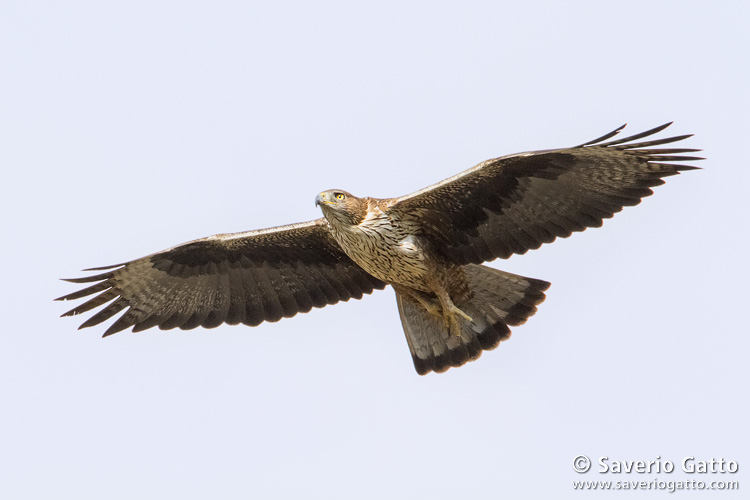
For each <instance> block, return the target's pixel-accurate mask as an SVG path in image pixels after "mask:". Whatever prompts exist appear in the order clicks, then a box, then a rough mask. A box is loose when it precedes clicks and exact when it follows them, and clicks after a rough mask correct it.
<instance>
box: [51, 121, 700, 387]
mask: <svg viewBox="0 0 750 500" xmlns="http://www.w3.org/2000/svg"><path fill="white" fill-rule="evenodd" d="M669 125H670V124H669V123H668V124H666V125H662V126H660V127H657V128H654V129H652V130H649V131H647V132H643V133H641V134H637V135H633V136H631V137H627V138H623V139H619V140H610V139H611V138H612V137H614V136H615V135H617V134H618V133H619V132H620V131H621V130H622V129H623V128H624V125H623V126H622V127H620V128H618V129H617V130H615V131H613V132H611V133H609V134H606V135H604V136H602V137H600V138H598V139H595V140H593V141H590V142H586V143H584V144H581V145H580V146H575V147H571V148H564V149H551V150H545V151H533V152H529V153H519V154H514V155H509V156H503V157H500V158H495V159H492V160H487V161H484V162H482V163H480V164H478V165H476V166H475V167H473V168H470V169H469V170H466V171H464V172H461V173H460V174H457V175H454V176H453V177H451V178H449V179H446V180H444V181H442V182H438V183H437V184H433V185H432V186H429V187H427V188H424V189H422V190H421V191H417V192H416V193H413V194H409V195H406V196H402V197H399V198H385V199H379V198H369V197H366V198H358V197H356V196H354V195H352V194H350V193H347V192H346V191H344V190H341V189H332V190H329V191H323V192H322V193H320V194H318V195H317V196H316V198H315V204H316V205H317V206H319V207H320V209H321V210H322V212H323V217H322V218H320V219H316V220H313V221H310V222H302V223H298V224H290V225H287V226H280V227H274V228H270V229H261V230H256V231H248V232H244V233H236V234H218V235H215V236H209V237H208V238H203V239H199V240H195V241H191V242H189V243H184V244H182V245H178V246H175V247H173V248H170V249H168V250H164V251H162V252H158V253H155V254H152V255H149V256H147V257H143V258H140V259H136V260H133V261H130V262H126V263H124V264H117V265H115V266H108V267H99V268H93V269H88V271H103V272H100V273H98V274H96V275H93V276H87V277H83V278H75V279H68V280H66V281H70V282H72V283H93V284H92V285H90V286H88V287H87V288H84V289H82V290H79V291H77V292H74V293H71V294H69V295H65V296H64V297H60V298H59V299H57V300H73V299H80V298H82V297H87V296H90V295H93V294H95V293H99V295H96V296H95V297H93V298H91V299H89V300H88V301H87V302H85V303H83V304H81V305H79V306H78V307H76V308H74V309H72V310H70V311H68V312H66V313H65V314H63V316H73V315H77V314H81V313H84V312H86V311H90V310H92V309H94V308H97V307H99V306H103V305H105V304H107V303H109V304H108V305H107V306H106V307H104V308H103V309H102V310H100V311H98V312H97V313H96V314H94V315H93V316H92V317H91V318H89V319H88V320H86V321H85V322H84V323H83V324H82V325H81V328H84V327H89V326H94V325H98V324H100V323H102V322H103V321H105V320H107V319H109V318H111V317H112V316H114V315H115V314H117V313H119V312H120V311H122V310H123V309H127V310H126V311H125V313H124V314H123V315H122V316H120V317H119V319H117V320H116V321H115V322H114V323H113V324H112V325H111V326H110V327H109V328H108V329H107V330H106V331H105V332H104V336H107V335H111V334H113V333H116V332H119V331H121V330H124V329H126V328H130V327H132V328H133V331H134V332H138V331H141V330H146V329H147V328H151V327H154V326H158V327H159V328H161V329H163V330H167V329H170V328H181V329H183V330H189V329H191V328H196V327H198V326H202V327H204V328H214V327H217V326H219V325H220V324H222V323H228V324H230V325H236V324H239V323H243V324H245V325H249V326H256V325H258V324H260V323H262V322H263V321H271V322H274V321H278V320H280V319H281V318H289V317H292V316H294V315H295V314H297V313H300V312H308V311H310V310H311V309H312V308H313V307H324V306H326V305H330V304H335V303H337V302H339V301H346V300H349V299H350V298H356V299H360V298H362V296H363V295H364V294H369V293H372V292H373V290H382V289H383V288H385V286H386V285H391V286H392V287H393V289H394V291H395V292H396V302H397V304H398V312H399V315H400V316H401V322H402V324H403V327H404V332H405V333H406V341H407V343H408V344H409V349H410V350H411V355H412V359H413V361H414V367H415V368H416V370H417V373H419V374H420V375H424V374H426V373H429V372H430V371H434V372H444V371H446V370H448V369H449V368H450V367H457V366H461V365H463V364H465V363H467V362H468V361H473V360H475V359H477V358H479V356H480V355H481V354H482V351H483V350H490V349H494V348H495V347H497V345H498V344H499V343H500V342H501V341H503V340H505V339H507V338H509V337H510V329H509V327H511V326H518V325H521V324H523V323H524V322H526V320H527V319H528V318H529V317H531V316H532V315H533V314H534V313H535V312H536V306H537V305H539V304H540V303H541V302H542V301H543V300H544V299H545V295H544V291H545V290H547V288H548V287H549V285H550V284H549V283H548V282H546V281H542V280H538V279H532V278H525V277H522V276H517V275H514V274H511V273H507V272H504V271H500V270H497V269H493V268H490V267H487V266H483V265H481V264H482V263H483V262H486V261H491V260H494V259H496V258H498V257H500V258H503V259H507V258H508V257H510V256H511V255H512V254H524V253H526V252H527V251H528V250H530V249H536V248H539V247H540V246H541V245H542V243H551V242H552V241H554V240H555V238H557V237H561V238H565V237H568V236H570V235H571V233H573V232H577V231H583V230H585V229H586V228H587V227H600V226H601V225H602V222H603V220H604V219H609V218H610V217H612V216H613V215H614V214H615V213H616V212H619V211H620V210H622V209H623V207H626V206H632V205H637V204H638V203H640V201H641V198H643V197H645V196H649V195H651V194H652V191H651V188H652V187H654V186H658V185H660V184H663V183H664V181H663V180H662V178H663V177H667V176H670V175H675V174H678V173H679V172H680V171H683V170H691V169H694V168H696V167H691V166H686V165H683V164H675V163H674V162H681V161H686V160H700V159H702V158H699V157H695V156H686V155H684V153H693V152H696V151H699V150H697V149H684V148H663V146H664V145H665V144H671V143H675V142H678V141H681V140H683V139H685V138H687V137H690V135H682V136H678V137H670V138H665V139H656V140H646V141H643V142H637V141H639V140H640V139H643V138H645V137H649V136H652V135H654V134H657V133H658V132H661V131H662V130H664V129H665V128H666V127H668V126H669ZM607 141H609V142H607Z"/></svg>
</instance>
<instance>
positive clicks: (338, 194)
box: [335, 193, 344, 200]
mask: <svg viewBox="0 0 750 500" xmlns="http://www.w3.org/2000/svg"><path fill="white" fill-rule="evenodd" d="M335 196H336V199H337V200H343V199H344V195H343V194H342V193H336V194H335Z"/></svg>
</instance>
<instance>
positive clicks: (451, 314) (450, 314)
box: [443, 304, 473, 337]
mask: <svg viewBox="0 0 750 500" xmlns="http://www.w3.org/2000/svg"><path fill="white" fill-rule="evenodd" d="M459 317H461V318H463V319H465V320H466V321H473V320H472V319H471V316H469V315H468V314H466V313H465V312H463V311H462V310H461V309H459V308H458V307H456V306H455V305H453V304H451V306H450V308H449V309H448V311H446V312H444V313H443V319H444V320H445V324H446V326H447V327H448V330H449V331H450V332H451V335H455V336H457V337H460V336H461V325H460V324H459V322H458V318H459Z"/></svg>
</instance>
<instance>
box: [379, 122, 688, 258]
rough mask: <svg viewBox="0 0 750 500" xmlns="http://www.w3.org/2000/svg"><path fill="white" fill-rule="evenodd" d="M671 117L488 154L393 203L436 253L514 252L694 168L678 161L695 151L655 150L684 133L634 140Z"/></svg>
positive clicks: (591, 223) (594, 223) (608, 212)
mask: <svg viewBox="0 0 750 500" xmlns="http://www.w3.org/2000/svg"><path fill="white" fill-rule="evenodd" d="M669 125H671V123H667V124H666V125H662V126H660V127H657V128H654V129H652V130H649V131H647V132H643V133H641V134H637V135H634V136H631V137H627V138H624V139H619V140H614V141H610V142H604V141H607V140H608V139H610V138H611V137H613V136H615V135H616V134H618V133H619V132H620V131H621V130H622V129H623V128H624V127H625V126H624V125H623V126H622V127H620V128H618V129H617V130H615V131H613V132H611V133H609V134H607V135H605V136H603V137H600V138H598V139H595V140H593V141H590V142H587V143H585V144H582V145H580V146H576V147H573V148H566V149H556V150H548V151H535V152H531V153H520V154H515V155H510V156H504V157H501V158H496V159H493V160H487V161H485V162H482V163H480V164H479V165H477V166H475V167H473V168H471V169H469V170H466V171H464V172H462V173H460V174H458V175H455V176H453V177H451V178H449V179H446V180H444V181H442V182H439V183H437V184H434V185H432V186H429V187H427V188H425V189H422V190H421V191H418V192H416V193H413V194H410V195H407V196H403V197H401V198H395V199H393V200H391V201H390V209H389V210H391V211H392V212H393V214H394V215H395V216H396V217H399V218H402V219H409V220H410V221H412V222H413V223H415V224H417V225H418V226H419V228H420V230H421V236H422V237H425V238H427V239H428V240H430V241H432V242H433V244H434V245H433V246H434V248H435V249H436V251H438V252H440V253H441V254H443V255H444V256H445V257H447V258H449V259H451V260H453V261H454V262H456V263H459V264H468V263H480V262H483V261H488V260H492V259H495V258H497V257H502V258H508V257H510V256H511V255H512V254H514V253H516V254H523V253H526V252H527V251H528V250H530V249H536V248H539V247H540V246H541V245H542V244H543V243H550V242H552V241H554V240H555V238H557V237H562V238H565V237H567V236H570V235H571V233H573V232H576V231H583V230H584V229H586V228H587V227H600V226H601V225H602V222H603V220H604V219H608V218H610V217H612V216H613V215H614V214H615V213H617V212H619V211H620V210H622V209H623V207H626V206H632V205H637V204H638V203H640V201H641V198H643V197H645V196H649V195H651V194H652V191H651V189H650V188H652V187H654V186H658V185H661V184H663V183H664V181H663V180H662V178H663V177H668V176H670V175H675V174H678V173H679V172H680V171H682V170H691V169H695V168H696V167H691V166H685V165H678V164H675V163H673V162H679V161H686V160H701V159H702V158H698V157H695V156H684V155H682V153H692V152H696V151H699V150H697V149H684V148H682V149H678V148H666V149H664V148H654V149H644V148H651V147H653V146H662V145H664V144H670V143H673V142H677V141H681V140H683V139H686V138H688V137H690V135H683V136H679V137H670V138H666V139H657V140H651V141H647V142H634V141H637V140H638V139H642V138H644V137H648V136H651V135H653V134H656V133H658V132H660V131H662V130H664V129H665V128H667V127H668V126H669Z"/></svg>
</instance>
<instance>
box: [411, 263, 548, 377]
mask: <svg viewBox="0 0 750 500" xmlns="http://www.w3.org/2000/svg"><path fill="white" fill-rule="evenodd" d="M463 270H464V272H465V275H466V279H467V282H468V285H469V289H470V293H469V295H468V298H467V299H465V300H463V301H459V302H457V303H456V306H457V307H458V308H459V309H461V310H462V311H463V312H465V313H466V314H467V315H469V316H470V317H471V319H472V321H471V322H469V321H467V320H463V319H461V320H460V321H459V325H460V335H456V334H455V333H454V334H451V332H450V328H449V327H448V326H447V325H446V324H445V321H444V320H443V318H442V317H440V316H437V315H435V314H433V313H430V312H429V311H427V310H426V309H425V308H424V306H423V305H422V304H420V303H419V302H418V301H416V300H415V299H413V298H412V297H410V296H409V295H407V294H403V293H399V292H398V291H397V292H396V301H397V303H398V311H399V314H400V315H401V323H402V325H403V327H404V332H405V333H406V341H407V342H408V344H409V349H410V350H411V355H412V359H413V361H414V368H415V369H416V370H417V373H419V374H420V375H425V374H427V373H429V372H431V371H434V372H437V373H442V372H444V371H446V370H448V369H449V368H451V367H458V366H461V365H464V364H466V363H468V362H469V361H474V360H475V359H478V358H479V357H480V356H481V355H482V351H488V350H491V349H494V348H495V347H497V346H498V344H500V342H502V341H503V340H507V339H508V338H510V333H511V332H510V328H509V327H510V326H518V325H522V324H523V323H525V322H526V320H527V319H528V318H530V317H531V316H533V315H534V313H536V306H537V305H539V304H540V303H541V302H543V301H544V299H545V295H544V291H545V290H547V288H549V286H550V284H549V283H548V282H546V281H542V280H537V279H533V278H524V277H523V276H518V275H515V274H511V273H506V272H504V271H500V270H498V269H493V268H491V267H487V266H480V265H474V264H470V265H467V266H465V267H464V268H463Z"/></svg>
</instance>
